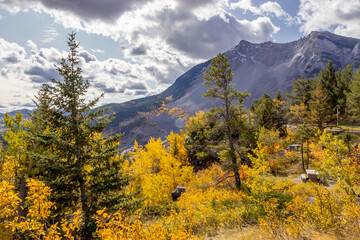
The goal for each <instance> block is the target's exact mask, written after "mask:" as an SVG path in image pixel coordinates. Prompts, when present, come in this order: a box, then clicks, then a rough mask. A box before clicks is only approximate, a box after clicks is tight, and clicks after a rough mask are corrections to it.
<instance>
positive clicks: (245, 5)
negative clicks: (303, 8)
mask: <svg viewBox="0 0 360 240" xmlns="http://www.w3.org/2000/svg"><path fill="white" fill-rule="evenodd" d="M230 8H231V9H237V8H239V9H242V10H243V11H244V12H247V11H249V12H251V13H252V14H255V15H263V16H274V17H277V18H282V19H284V20H285V21H286V22H287V24H293V23H294V19H293V17H291V15H290V14H288V13H287V12H286V11H285V10H284V9H282V7H281V6H280V4H279V3H277V2H272V1H268V2H265V3H263V4H261V5H259V6H255V5H254V4H253V2H252V0H239V1H238V2H235V3H231V4H230Z"/></svg>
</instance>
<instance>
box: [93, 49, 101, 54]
mask: <svg viewBox="0 0 360 240" xmlns="http://www.w3.org/2000/svg"><path fill="white" fill-rule="evenodd" d="M91 51H92V52H93V53H104V51H103V50H101V49H91Z"/></svg>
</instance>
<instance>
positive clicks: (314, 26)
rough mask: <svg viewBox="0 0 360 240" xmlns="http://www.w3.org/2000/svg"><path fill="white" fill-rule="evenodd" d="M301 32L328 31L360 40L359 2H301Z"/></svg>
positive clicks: (356, 0)
mask: <svg viewBox="0 0 360 240" xmlns="http://www.w3.org/2000/svg"><path fill="white" fill-rule="evenodd" d="M298 21H299V24H301V26H300V31H301V32H303V33H305V34H308V33H310V32H311V31H318V30H328V31H332V32H334V33H336V34H340V35H346V36H351V37H356V38H360V25H359V21H360V1H359V0H317V1H311V0H300V7H299V13H298Z"/></svg>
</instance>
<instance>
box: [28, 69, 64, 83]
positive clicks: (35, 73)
mask: <svg viewBox="0 0 360 240" xmlns="http://www.w3.org/2000/svg"><path fill="white" fill-rule="evenodd" d="M24 73H25V74H26V75H29V77H30V80H31V81H32V82H34V83H45V82H49V81H50V79H51V78H55V79H56V78H58V77H59V74H58V72H57V71H56V70H55V69H53V68H52V69H45V68H43V67H39V66H32V67H30V68H29V69H26V70H25V71H24Z"/></svg>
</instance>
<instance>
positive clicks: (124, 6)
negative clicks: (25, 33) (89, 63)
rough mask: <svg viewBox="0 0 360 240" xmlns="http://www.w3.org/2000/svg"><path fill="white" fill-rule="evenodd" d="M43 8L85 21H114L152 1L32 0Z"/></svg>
mask: <svg viewBox="0 0 360 240" xmlns="http://www.w3.org/2000/svg"><path fill="white" fill-rule="evenodd" d="M32 1H34V2H38V1H40V2H41V3H42V4H43V5H44V6H46V7H48V8H52V9H57V10H59V9H61V10H65V11H69V12H72V13H74V14H76V15H78V16H80V17H81V18H83V19H85V20H92V19H101V20H104V21H107V22H111V21H114V20H116V19H117V18H118V17H119V16H121V15H122V14H123V13H124V12H126V11H129V10H132V9H135V8H137V7H141V6H142V5H143V4H145V3H146V2H151V1H153V0H32Z"/></svg>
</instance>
